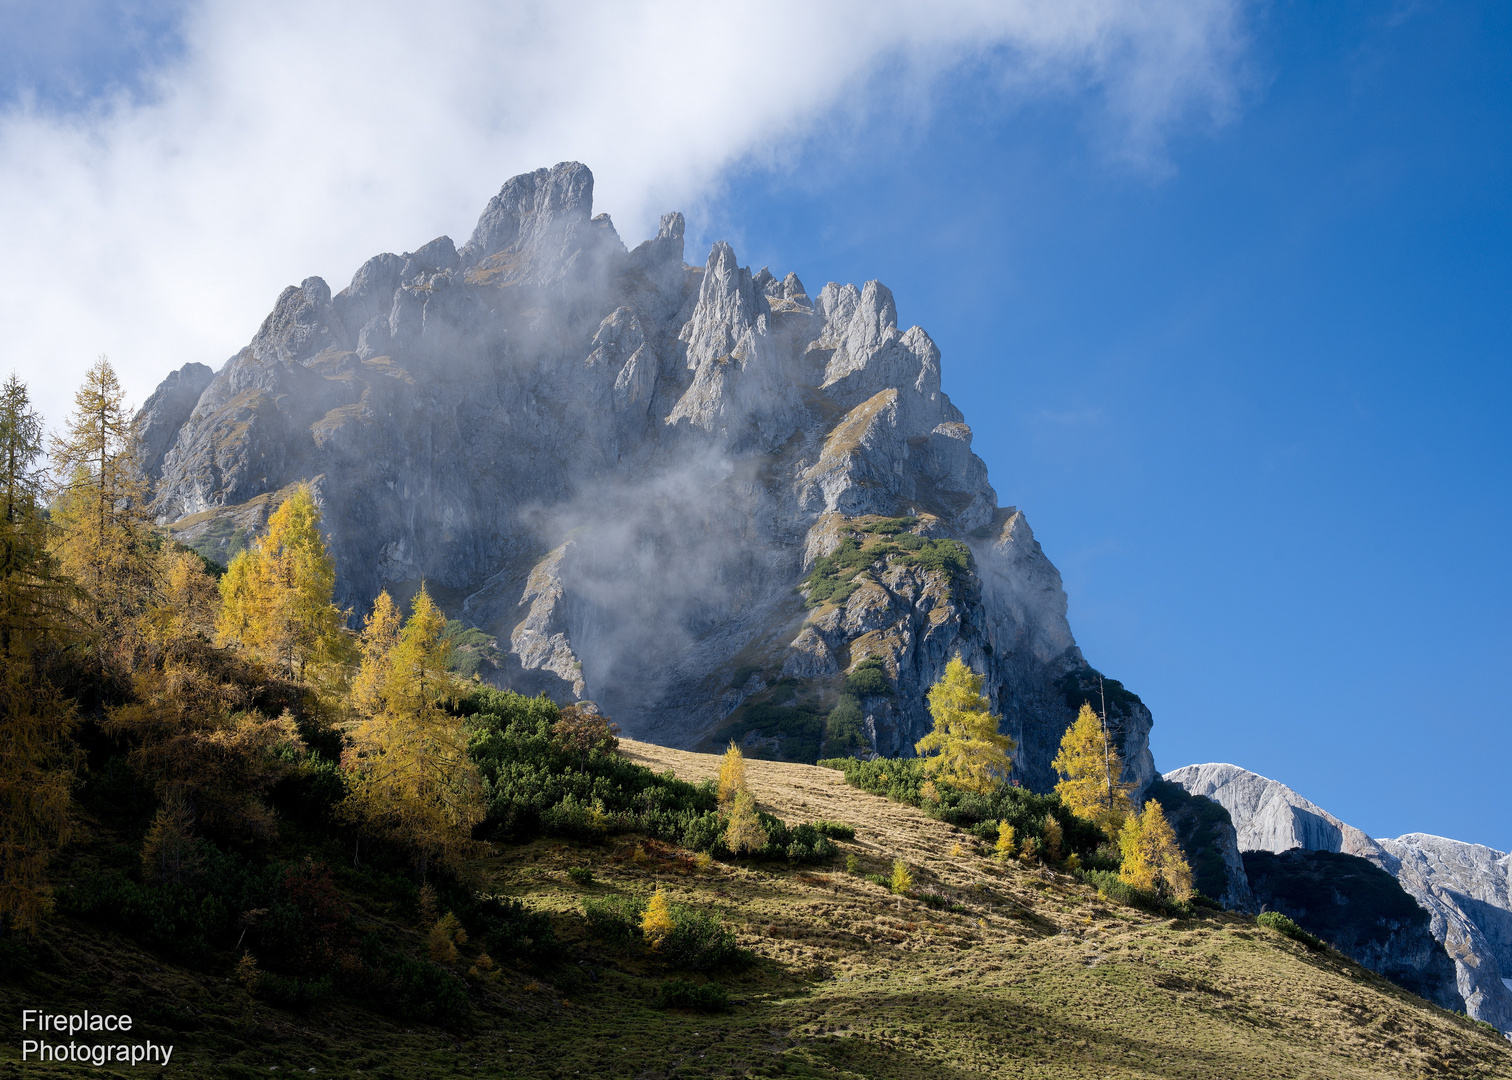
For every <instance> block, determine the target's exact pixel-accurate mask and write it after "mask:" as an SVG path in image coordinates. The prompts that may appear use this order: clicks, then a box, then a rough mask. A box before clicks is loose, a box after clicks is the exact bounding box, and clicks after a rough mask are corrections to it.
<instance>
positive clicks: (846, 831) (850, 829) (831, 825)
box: [813, 818, 856, 840]
mask: <svg viewBox="0 0 1512 1080" xmlns="http://www.w3.org/2000/svg"><path fill="white" fill-rule="evenodd" d="M813 827H814V831H815V832H816V833H818V834H819V835H820V836H828V837H829V838H830V839H831V840H854V839H855V838H856V827H855V826H854V825H847V824H846V823H845V822H843V821H825V820H824V819H822V818H821V819H820V820H818V821H816V822H813Z"/></svg>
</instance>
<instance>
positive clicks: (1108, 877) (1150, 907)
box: [1076, 870, 1189, 917]
mask: <svg viewBox="0 0 1512 1080" xmlns="http://www.w3.org/2000/svg"><path fill="white" fill-rule="evenodd" d="M1076 876H1077V877H1078V878H1080V879H1081V880H1082V881H1085V882H1086V883H1087V884H1088V885H1093V886H1095V887H1096V888H1097V895H1098V896H1100V897H1102V898H1103V899H1104V900H1110V901H1112V902H1113V903H1115V904H1122V905H1123V906H1124V907H1131V908H1137V909H1138V910H1140V911H1147V912H1149V913H1150V914H1152V915H1171V916H1178V917H1179V916H1183V915H1186V914H1189V912H1188V911H1187V909H1186V908H1183V907H1181V906H1180V905H1177V904H1171V903H1167V902H1166V901H1164V900H1162V899H1161V898H1160V897H1158V896H1156V895H1155V894H1154V893H1148V892H1145V891H1144V890H1143V889H1136V888H1134V886H1132V885H1130V884H1128V883H1127V882H1125V881H1122V880H1120V879H1119V877H1118V875H1117V874H1115V873H1112V872H1110V871H1107V870H1081V871H1078V872H1077V875H1076Z"/></svg>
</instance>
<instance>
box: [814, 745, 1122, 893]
mask: <svg viewBox="0 0 1512 1080" xmlns="http://www.w3.org/2000/svg"><path fill="white" fill-rule="evenodd" d="M819 764H820V765H821V766H824V767H827V768H831V769H837V770H839V771H840V772H842V773H844V774H845V780H846V783H848V784H850V785H851V786H852V787H857V788H860V789H861V790H862V791H870V792H871V793H873V794H875V795H885V796H887V797H888V798H889V799H893V800H895V801H897V802H902V803H908V804H909V805H910V806H917V807H920V808H921V809H923V811H924V812H925V813H926V814H928V815H929V816H930V817H933V818H938V819H940V820H941V821H944V822H947V823H949V824H951V825H955V826H956V827H958V828H960V829H963V830H965V831H966V832H968V833H970V834H971V835H972V836H975V837H976V838H977V839H979V840H982V841H985V842H986V843H989V844H993V843H996V842H997V837H998V822H1000V821H1006V822H1007V823H1008V824H1010V825H1012V826H1013V830H1014V835H1015V836H1017V837H1018V838H1019V841H1020V843H1022V842H1024V841H1026V840H1027V841H1032V842H1033V843H1035V844H1038V843H1039V842H1040V841H1041V840H1042V838H1043V837H1044V833H1045V822H1046V821H1047V820H1048V819H1050V818H1054V819H1055V821H1056V823H1057V824H1059V825H1060V828H1061V847H1062V850H1063V851H1064V852H1065V853H1066V854H1068V855H1070V854H1073V853H1074V854H1075V855H1076V856H1077V857H1078V858H1079V859H1080V860H1081V861H1082V863H1083V865H1084V866H1085V865H1088V864H1089V863H1090V864H1091V865H1093V866H1094V867H1099V868H1109V869H1116V868H1117V866H1118V862H1117V861H1116V859H1115V860H1114V861H1113V862H1112V863H1111V866H1109V865H1108V864H1107V863H1106V860H1104V859H1102V858H1101V857H1100V856H1099V855H1098V849H1099V847H1101V846H1102V845H1103V844H1105V843H1106V837H1105V836H1104V834H1103V831H1102V830H1101V829H1100V828H1098V827H1097V826H1096V825H1095V824H1093V823H1092V822H1090V821H1088V820H1086V819H1085V818H1080V817H1077V816H1076V815H1075V814H1073V813H1072V812H1071V811H1070V810H1069V809H1067V808H1066V807H1065V806H1064V805H1063V804H1062V803H1061V801H1060V797H1059V796H1058V795H1054V794H1050V795H1036V794H1035V793H1034V792H1032V791H1028V790H1026V789H1024V788H1020V787H1014V786H1013V785H1012V784H1000V785H998V787H997V788H996V789H994V790H993V791H991V792H989V793H987V794H985V795H984V794H981V793H978V792H972V791H960V790H958V789H956V788H953V787H951V786H950V785H948V784H945V783H941V782H938V781H936V782H935V794H936V798H935V799H934V800H930V801H926V800H925V799H924V783H925V780H926V777H925V774H924V762H923V761H922V760H921V759H919V758H875V759H873V760H871V761H861V760H858V759H856V758H828V759H826V760H824V761H821V762H819ZM1110 850H1113V849H1110Z"/></svg>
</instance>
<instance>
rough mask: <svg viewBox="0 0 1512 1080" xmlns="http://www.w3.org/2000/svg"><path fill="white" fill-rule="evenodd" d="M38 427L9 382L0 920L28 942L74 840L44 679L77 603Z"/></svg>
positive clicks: (0, 573)
mask: <svg viewBox="0 0 1512 1080" xmlns="http://www.w3.org/2000/svg"><path fill="white" fill-rule="evenodd" d="M41 453H42V418H41V417H40V416H39V415H38V414H37V413H36V412H34V411H33V410H32V408H31V403H30V398H29V396H28V393H27V389H26V385H25V384H24V383H22V382H21V381H20V380H19V379H18V378H16V376H15V375H12V376H10V378H8V379H7V380H6V381H5V383H4V385H3V386H0V919H3V920H5V921H6V922H8V923H9V924H10V925H11V926H12V927H13V928H15V929H18V930H21V931H24V932H26V933H29V934H34V933H36V931H37V926H38V921H39V919H40V918H41V917H42V916H43V915H45V914H46V912H47V911H48V910H49V908H50V907H51V903H52V899H51V892H50V890H49V889H48V886H47V867H48V864H49V862H50V861H51V859H52V856H53V854H54V852H55V851H56V850H57V849H58V847H60V846H61V845H62V844H63V843H65V842H66V841H67V840H68V839H69V836H70V834H71V832H72V816H71V811H70V806H71V802H72V796H71V792H72V788H73V784H74V776H75V768H76V766H77V764H78V761H79V758H80V754H79V752H78V751H77V749H76V748H75V746H74V744H73V741H72V739H71V734H72V731H73V728H74V725H75V720H76V712H75V708H74V705H73V703H72V702H71V701H68V700H66V699H65V698H64V697H63V696H62V694H60V693H59V692H58V690H57V689H56V688H55V687H54V686H53V685H52V684H51V682H50V681H49V680H48V678H47V675H46V672H45V663H46V660H47V659H48V657H49V656H50V654H52V653H55V652H56V651H57V650H58V649H59V648H60V647H61V646H63V645H65V644H67V643H68V642H69V641H71V640H72V638H73V636H74V635H73V629H74V623H73V620H72V617H71V614H70V611H69V608H70V605H71V604H73V603H74V602H75V601H77V600H78V599H80V598H81V594H80V593H79V592H78V591H77V590H76V589H75V588H74V587H73V586H72V583H71V582H70V581H68V580H67V579H66V578H64V577H62V576H61V575H60V573H59V572H58V568H57V564H56V561H55V560H54V559H53V557H52V555H51V553H50V552H49V550H48V547H49V540H50V538H51V537H50V530H49V525H48V521H47V516H46V514H45V513H44V512H43V509H42V505H41V499H42V492H43V489H42V474H41V472H40V469H39V468H38V465H37V463H38V460H39V458H40V457H41Z"/></svg>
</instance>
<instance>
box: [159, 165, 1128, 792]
mask: <svg viewBox="0 0 1512 1080" xmlns="http://www.w3.org/2000/svg"><path fill="white" fill-rule="evenodd" d="M592 196H593V179H592V174H591V172H589V170H588V169H587V168H586V167H584V166H582V165H580V164H577V163H572V162H567V163H563V164H560V165H557V166H555V167H554V168H552V169H541V170H537V171H536V172H534V173H528V174H523V175H522V176H518V177H515V178H513V179H511V180H510V181H508V182H507V183H506V184H505V185H504V186H503V188H502V189H501V190H500V192H499V193H498V194H497V195H496V196H494V198H493V199H491V200H490V201H489V203H488V205H487V207H485V209H484V211H483V213H482V215H481V216H480V218H479V220H478V224H477V227H476V228H475V229H474V231H473V233H472V235H471V237H470V238H469V239H468V240H467V241H466V242H465V243H463V244H462V245H461V246H460V247H458V246H456V245H455V244H453V242H452V241H451V240H450V239H449V238H447V237H439V238H437V239H435V240H432V241H431V242H429V243H427V244H425V245H423V246H422V247H420V248H419V249H417V250H416V251H413V252H408V253H405V254H403V255H393V254H382V255H378V256H375V257H374V258H372V259H369V260H368V261H367V262H366V263H364V264H363V265H362V266H361V267H360V268H359V269H358V270H357V272H356V273H355V274H354V276H353V278H352V281H351V283H350V285H348V286H347V287H346V288H345V289H343V290H341V291H339V292H336V293H332V291H331V289H330V288H329V286H327V285H326V283H325V282H324V281H323V280H321V279H319V278H307V279H305V281H303V282H302V283H301V284H300V285H298V286H290V287H289V288H287V289H285V290H284V291H283V293H282V294H280V296H279V298H278V300H277V302H276V303H275V305H274V308H273V310H272V312H271V313H270V314H269V316H268V318H267V319H266V320H265V321H264V322H263V324H262V326H261V327H260V328H259V330H258V332H257V334H256V335H255V336H254V337H253V339H252V341H251V342H250V343H249V344H248V345H247V346H246V347H245V348H244V349H242V350H241V351H240V352H238V353H237V354H236V355H234V356H233V357H232V358H231V359H230V360H229V361H227V363H226V364H225V365H224V366H222V367H221V369H220V370H219V371H217V372H215V373H214V375H213V378H211V379H210V380H209V382H208V383H207V384H206V385H205V386H204V389H203V390H202V392H201V393H200V394H199V396H198V398H197V399H196V400H195V402H194V405H193V407H192V408H191V409H189V410H188V411H187V415H183V414H184V410H183V408H182V399H183V397H184V396H186V394H187V391H185V390H182V389H176V388H178V387H185V386H192V385H193V384H194V383H195V382H196V380H197V379H198V378H200V376H201V374H202V373H200V372H199V371H198V370H197V369H196V370H195V371H190V370H189V369H187V368H186V369H183V370H182V371H181V372H179V373H176V374H175V375H173V376H170V378H169V380H168V381H167V382H165V384H164V386H163V387H161V388H160V389H159V392H158V393H157V394H155V395H154V397H153V398H152V399H149V407H147V408H146V409H144V411H143V414H142V423H143V426H144V429H145V430H147V431H150V432H152V434H153V439H154V446H157V445H161V446H162V447H163V449H162V451H161V453H160V454H159V453H157V452H156V451H154V453H153V454H152V455H151V456H150V457H149V459H148V464H149V466H151V467H152V469H154V470H155V471H154V472H152V480H153V483H154V493H155V499H156V502H155V507H156V512H157V515H158V518H159V521H160V523H162V524H164V525H167V526H168V527H169V528H170V530H171V531H172V532H173V534H174V535H175V537H176V538H177V539H179V540H181V541H182V542H185V543H187V544H189V545H190V546H193V547H195V548H196V549H197V550H199V551H201V553H203V554H205V555H207V556H208V557H211V558H216V559H219V560H220V561H225V560H226V559H227V558H228V557H229V556H230V554H231V553H232V552H233V550H234V549H235V548H236V547H237V546H238V545H240V544H245V542H246V539H247V536H248V535H250V533H252V532H254V531H255V530H256V529H257V528H258V527H260V519H261V518H264V517H265V515H266V512H267V508H268V507H267V504H268V503H269V502H270V501H271V500H270V495H271V493H273V492H276V491H279V490H283V489H285V488H286V487H287V486H288V485H290V484H292V483H295V482H300V481H305V482H309V483H310V484H311V485H312V486H313V487H314V489H315V491H316V493H317V497H318V499H319V501H320V503H321V506H322V508H323V511H324V514H325V527H326V529H327V531H328V541H329V543H330V545H331V549H332V551H333V553H334V555H335V557H336V561H337V566H338V593H339V599H340V601H341V602H342V603H343V604H345V605H350V606H352V607H354V608H355V609H357V611H358V612H359V613H360V612H361V611H362V610H364V609H365V608H366V606H367V605H368V604H370V603H371V601H372V599H373V597H374V596H375V595H376V594H377V593H378V591H379V590H380V589H382V588H388V589H390V590H391V591H394V592H395V593H398V594H400V595H401V596H402V595H405V594H406V593H407V592H408V591H412V590H413V589H414V588H416V587H417V586H418V584H419V582H420V581H421V580H424V581H425V582H426V583H427V584H428V585H429V587H430V588H431V589H432V591H433V593H434V594H435V595H437V596H438V597H439V598H440V599H441V601H442V603H443V605H444V606H446V607H447V609H448V611H449V613H450V614H452V615H454V616H457V617H460V618H462V619H463V620H464V621H466V622H469V623H472V624H473V625H476V626H478V627H479V628H481V629H483V630H485V631H486V632H488V633H490V634H493V635H495V636H496V637H497V639H498V641H499V644H500V649H501V651H502V652H504V653H505V654H506V655H505V657H504V659H503V661H502V667H501V669H500V670H499V671H498V672H497V673H495V676H494V679H495V681H498V682H500V683H504V684H508V685H510V686H513V687H514V688H516V689H520V690H524V691H526V692H538V691H540V692H546V693H549V694H551V695H553V696H554V697H557V698H558V699H559V700H573V699H579V698H583V697H592V698H593V699H595V700H598V701H599V702H600V703H601V704H602V705H604V707H605V708H606V710H608V711H609V712H611V713H612V714H613V715H615V717H616V719H617V720H618V721H619V722H620V723H621V724H622V725H623V726H624V727H625V728H626V730H627V731H629V732H630V733H632V734H636V735H638V736H640V737H645V738H653V739H655V740H657V741H660V742H665V743H669V744H672V745H683V746H696V745H710V744H711V743H712V742H714V741H719V740H722V739H724V738H730V737H733V738H736V739H738V740H741V741H745V742H746V743H747V745H749V746H751V747H753V748H765V749H766V751H767V752H770V753H772V754H774V755H775V756H778V757H784V756H791V755H792V754H794V753H801V754H802V755H804V756H807V757H809V759H812V756H813V753H814V752H815V751H817V748H818V746H819V745H820V743H822V742H823V741H824V740H825V739H827V738H830V737H831V736H832V735H833V732H831V731H829V730H828V729H829V728H832V727H834V723H833V722H832V718H833V717H834V715H835V711H836V708H837V707H839V706H841V705H844V704H845V699H846V696H847V694H848V693H849V692H848V691H847V689H846V687H847V685H849V684H848V683H847V676H849V675H851V674H854V672H855V671H856V669H857V667H858V665H861V664H864V663H866V662H868V661H871V662H876V663H880V665H881V668H880V670H881V671H882V673H883V676H884V679H885V685H881V686H873V687H872V688H871V689H872V691H873V692H870V693H866V694H862V695H855V694H850V695H849V696H850V697H852V698H854V699H855V706H856V708H855V710H854V711H855V712H856V713H858V714H859V720H857V721H855V724H856V727H857V728H858V730H859V731H860V737H861V738H864V740H865V742H866V743H867V744H868V745H869V746H870V748H872V749H874V750H875V751H876V752H879V753H883V754H897V753H909V752H911V748H912V744H913V742H914V741H916V740H917V739H918V738H919V737H920V736H922V735H923V734H924V732H925V731H927V730H928V728H929V719H928V717H927V714H926V712H925V709H924V706H923V701H924V690H925V689H927V687H928V686H929V685H930V684H932V683H933V682H934V681H935V680H936V679H938V677H939V675H940V673H941V672H942V671H943V667H944V664H945V662H946V661H947V660H948V659H949V658H950V657H951V656H952V655H955V654H957V653H959V654H961V655H962V656H963V657H964V658H965V659H966V660H967V661H968V662H969V663H971V664H972V666H973V667H975V668H976V669H977V670H979V671H981V672H983V673H984V675H985V677H986V687H985V692H986V693H987V695H988V697H989V699H990V700H991V701H992V704H993V707H994V710H995V711H997V712H999V713H1001V714H1002V715H1003V718H1004V721H1003V727H1004V730H1005V731H1007V732H1008V733H1009V734H1011V735H1013V736H1014V738H1015V739H1016V740H1017V741H1018V750H1017V752H1016V766H1017V770H1018V776H1019V777H1020V779H1021V781H1022V782H1023V783H1026V784H1028V785H1029V786H1031V787H1034V788H1036V789H1038V790H1045V789H1047V788H1048V787H1050V786H1052V785H1053V783H1054V780H1055V777H1054V773H1053V770H1052V769H1051V768H1050V765H1049V762H1050V760H1051V758H1052V757H1053V756H1054V753H1055V750H1056V747H1057V746H1058V744H1059V741H1060V736H1061V734H1062V732H1063V731H1064V730H1065V728H1066V727H1067V726H1068V725H1069V723H1070V721H1071V719H1072V718H1073V716H1074V714H1075V709H1076V708H1077V707H1078V706H1079V705H1080V702H1081V700H1084V699H1085V698H1087V697H1090V696H1091V694H1092V688H1093V686H1094V685H1096V683H1097V680H1098V679H1099V678H1100V676H1098V674H1097V673H1096V672H1095V671H1094V670H1093V669H1092V668H1091V667H1090V666H1089V665H1088V664H1087V662H1086V661H1085V659H1084V658H1083V657H1082V655H1081V652H1080V650H1079V649H1078V648H1077V646H1076V642H1075V638H1074V636H1073V635H1072V633H1071V629H1070V626H1069V624H1068V622H1067V620H1066V596H1065V592H1064V589H1063V588H1062V585H1061V580H1060V575H1059V573H1058V572H1057V571H1056V569H1055V567H1054V565H1053V564H1052V563H1051V562H1050V561H1049V559H1048V558H1046V556H1045V554H1044V552H1043V550H1042V549H1041V548H1040V545H1039V543H1038V541H1036V540H1035V538H1034V535H1033V531H1032V530H1031V529H1030V527H1029V525H1028V522H1027V520H1026V518H1025V517H1024V515H1023V513H1022V511H1020V510H1018V509H1016V508H1014V507H999V506H998V501H997V495H996V492H995V491H994V489H993V488H992V486H991V484H990V483H989V482H988V479H987V470H986V466H985V465H984V464H983V463H982V462H981V460H980V459H979V458H977V457H976V456H975V455H974V454H973V453H972V452H971V430H970V428H969V426H968V425H967V424H966V423H965V418H964V416H963V415H962V413H961V412H960V410H959V409H957V408H956V407H955V406H954V405H953V404H952V403H951V401H950V399H949V397H948V396H947V395H946V394H945V393H944V392H943V391H942V390H941V387H940V353H939V350H938V348H936V346H935V345H934V343H933V341H932V340H930V338H929V336H928V334H927V333H926V332H925V331H924V330H923V329H922V328H920V327H917V326H915V327H909V328H906V329H905V328H900V327H899V326H898V323H897V311H896V305H895V303H894V301H893V297H892V294H891V293H890V292H889V291H888V290H887V288H886V287H885V286H883V285H882V284H880V283H879V282H875V281H872V282H867V283H866V284H865V285H863V286H862V287H860V288H858V287H856V286H854V285H841V284H838V283H829V284H826V285H825V286H824V288H823V289H821V290H819V291H818V293H817V294H815V295H813V296H810V294H809V292H808V291H807V289H806V288H805V286H804V285H803V283H802V281H801V280H800V279H799V278H798V276H797V275H796V274H795V273H789V274H787V275H785V276H784V277H782V278H778V277H777V276H776V275H774V274H772V273H771V272H770V271H769V270H767V269H766V268H762V269H760V270H758V271H756V272H754V273H753V272H752V271H751V270H750V269H749V268H748V267H743V266H741V265H740V264H739V261H738V259H737V258H736V255H735V252H734V250H733V248H732V247H731V246H730V245H729V244H727V243H724V242H722V241H721V242H716V243H715V244H714V245H713V246H712V248H711V250H710V253H709V256H708V258H707V260H706V262H705V264H704V265H702V266H693V265H689V264H687V263H686V262H684V260H683V246H684V245H683V235H684V228H685V224H684V220H683V217H682V215H681V214H677V213H671V214H667V215H665V216H664V217H663V218H662V219H661V223H660V226H659V229H658V232H657V235H656V236H655V237H652V238H650V239H648V240H647V241H645V242H644V243H641V244H639V245H638V246H636V247H635V248H634V249H627V248H626V246H625V245H624V244H623V242H622V241H621V240H620V238H619V236H618V234H617V232H616V231H615V229H614V226H613V223H612V221H611V220H610V219H609V217H608V216H607V215H605V214H595V213H594V212H593V205H592ZM170 384H172V385H170ZM951 544H955V545H960V547H958V548H956V547H950V546H949V545H951ZM868 556H870V558H868ZM825 560H828V561H825ZM837 560H839V562H840V563H843V565H840V566H838V568H836V565H834V564H836V561H837ZM816 567H817V568H818V571H817V572H820V575H821V577H822V576H823V575H826V574H827V575H829V578H830V580H829V586H834V585H838V586H839V587H838V588H831V589H830V591H829V592H828V593H827V594H826V595H827V596H828V598H827V599H824V600H817V599H816V596H817V595H818V594H817V593H815V592H814V586H815V583H816V579H815V578H814V575H815V573H816ZM827 587H828V586H827ZM648 628H650V629H652V631H653V632H651V633H647V629H648ZM748 669H749V670H750V671H753V672H755V673H756V674H755V675H754V676H748V677H747V678H746V679H744V680H743V681H742V684H741V685H740V686H734V685H731V682H732V680H733V679H734V677H735V675H736V674H737V673H739V672H741V671H746V670H748ZM757 683H760V684H761V686H760V687H759V688H758V687H757V686H756V684H757ZM1110 685H1115V684H1111V683H1110ZM732 694H733V695H735V696H736V697H738V698H739V700H738V701H735V702H734V704H733V706H732V707H728V708H727V707H726V705H725V704H721V702H724V703H726V704H728V703H729V702H730V700H731V695H732ZM841 711H842V713H845V714H849V712H850V711H851V710H850V707H849V706H848V705H847V706H846V707H845V708H843V709H842V710H841ZM1111 719H1113V720H1114V722H1115V723H1116V725H1117V726H1118V727H1119V730H1120V736H1121V739H1122V742H1123V749H1124V756H1125V760H1126V762H1127V763H1128V770H1127V773H1126V778H1127V779H1129V780H1131V781H1132V782H1134V783H1135V784H1136V787H1137V788H1139V789H1142V788H1143V787H1144V785H1146V784H1147V783H1148V782H1149V781H1150V780H1151V779H1153V777H1154V775H1155V771H1154V764H1153V760H1152V759H1151V756H1150V753H1149V745H1148V738H1149V730H1150V725H1151V724H1152V722H1153V720H1152V718H1151V716H1150V714H1149V710H1148V709H1146V708H1145V707H1144V705H1143V703H1142V702H1141V701H1140V700H1139V699H1138V698H1137V696H1135V695H1132V694H1128V693H1127V692H1125V693H1123V694H1122V695H1121V696H1117V700H1116V702H1115V704H1114V705H1113V708H1112V715H1111Z"/></svg>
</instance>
